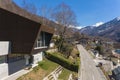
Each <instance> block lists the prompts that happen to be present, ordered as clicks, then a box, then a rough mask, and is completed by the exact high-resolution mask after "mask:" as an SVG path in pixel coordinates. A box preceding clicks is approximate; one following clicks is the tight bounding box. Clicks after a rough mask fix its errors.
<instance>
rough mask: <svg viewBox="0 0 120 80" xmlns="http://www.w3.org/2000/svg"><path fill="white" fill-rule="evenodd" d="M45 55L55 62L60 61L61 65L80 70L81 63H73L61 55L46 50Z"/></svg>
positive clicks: (72, 69)
mask: <svg viewBox="0 0 120 80" xmlns="http://www.w3.org/2000/svg"><path fill="white" fill-rule="evenodd" d="M45 57H46V58H47V59H49V60H51V61H53V62H56V63H58V64H59V65H61V66H63V67H65V68H67V69H69V70H71V71H75V72H78V68H79V65H78V64H73V63H72V62H69V60H67V59H65V58H62V57H60V56H57V55H55V54H54V53H53V54H51V53H48V52H45Z"/></svg>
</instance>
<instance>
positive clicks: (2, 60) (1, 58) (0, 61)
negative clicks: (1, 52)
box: [0, 56, 6, 64]
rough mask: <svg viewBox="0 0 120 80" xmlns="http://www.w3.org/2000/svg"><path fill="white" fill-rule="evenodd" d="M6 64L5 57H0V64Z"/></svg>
mask: <svg viewBox="0 0 120 80" xmlns="http://www.w3.org/2000/svg"><path fill="white" fill-rule="evenodd" d="M5 62H6V57H5V56H0V64H1V63H5Z"/></svg>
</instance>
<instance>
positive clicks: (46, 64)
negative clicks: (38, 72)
mask: <svg viewBox="0 0 120 80" xmlns="http://www.w3.org/2000/svg"><path fill="white" fill-rule="evenodd" d="M38 64H39V66H40V67H41V68H42V69H43V70H45V71H46V72H47V74H46V75H48V74H49V73H50V72H52V71H53V70H55V69H56V68H57V67H58V66H59V65H58V64H57V63H54V62H52V61H50V60H47V59H45V60H44V61H42V62H39V63H38Z"/></svg>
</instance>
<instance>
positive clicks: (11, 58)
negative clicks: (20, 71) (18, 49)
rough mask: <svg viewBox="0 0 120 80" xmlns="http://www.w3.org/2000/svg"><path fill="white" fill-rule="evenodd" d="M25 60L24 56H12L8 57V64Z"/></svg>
mask: <svg viewBox="0 0 120 80" xmlns="http://www.w3.org/2000/svg"><path fill="white" fill-rule="evenodd" d="M22 59H24V55H22V54H10V55H8V62H15V61H19V60H22Z"/></svg>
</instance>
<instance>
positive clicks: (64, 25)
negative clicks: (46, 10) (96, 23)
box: [52, 3, 77, 50]
mask: <svg viewBox="0 0 120 80" xmlns="http://www.w3.org/2000/svg"><path fill="white" fill-rule="evenodd" d="M52 20H53V21H55V22H57V23H58V24H59V25H60V26H59V28H58V30H57V31H58V32H59V35H60V37H61V41H59V43H58V44H59V50H61V48H62V45H63V43H64V40H65V33H66V30H67V29H68V28H69V26H71V25H72V26H76V24H77V22H76V16H75V14H74V12H73V11H72V10H71V8H70V7H69V6H68V5H66V4H64V3H61V4H60V5H58V6H57V7H56V8H55V9H54V10H53V13H52Z"/></svg>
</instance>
